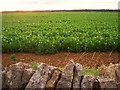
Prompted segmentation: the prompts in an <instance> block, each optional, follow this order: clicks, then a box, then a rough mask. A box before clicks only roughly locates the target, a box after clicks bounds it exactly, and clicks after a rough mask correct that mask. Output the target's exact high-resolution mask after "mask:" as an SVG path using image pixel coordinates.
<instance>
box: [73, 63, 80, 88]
mask: <svg viewBox="0 0 120 90" xmlns="http://www.w3.org/2000/svg"><path fill="white" fill-rule="evenodd" d="M74 72H75V75H74V81H73V89H79V88H81V85H80V82H81V80H82V65H81V64H79V63H76V64H75V71H74Z"/></svg>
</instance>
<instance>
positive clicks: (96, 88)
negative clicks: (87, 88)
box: [93, 79, 101, 90]
mask: <svg viewBox="0 0 120 90" xmlns="http://www.w3.org/2000/svg"><path fill="white" fill-rule="evenodd" d="M93 90H101V89H100V83H99V81H98V79H95V81H94V84H93Z"/></svg>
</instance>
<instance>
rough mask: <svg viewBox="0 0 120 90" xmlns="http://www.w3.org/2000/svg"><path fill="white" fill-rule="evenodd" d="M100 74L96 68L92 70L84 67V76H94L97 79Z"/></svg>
mask: <svg viewBox="0 0 120 90" xmlns="http://www.w3.org/2000/svg"><path fill="white" fill-rule="evenodd" d="M98 74H99V72H98V69H96V68H95V67H93V68H90V67H88V66H85V67H83V71H82V75H93V76H95V77H97V76H98Z"/></svg>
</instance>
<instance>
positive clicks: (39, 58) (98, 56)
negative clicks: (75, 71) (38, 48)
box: [2, 52, 120, 67]
mask: <svg viewBox="0 0 120 90" xmlns="http://www.w3.org/2000/svg"><path fill="white" fill-rule="evenodd" d="M11 55H12V54H8V53H3V54H2V63H3V66H8V65H10V64H12V63H16V62H25V63H31V62H32V61H31V59H33V61H36V62H43V63H47V64H49V65H53V66H57V67H64V66H65V65H66V63H67V62H68V61H69V60H70V59H74V61H75V62H78V63H80V64H82V65H83V66H90V67H93V66H95V67H98V66H101V65H102V64H104V65H108V64H110V63H118V61H119V55H120V53H118V52H94V53H86V52H83V53H59V54H52V55H36V54H31V53H15V55H16V57H17V58H18V60H17V61H13V60H12V59H11Z"/></svg>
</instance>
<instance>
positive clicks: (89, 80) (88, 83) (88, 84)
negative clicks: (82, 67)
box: [81, 75, 95, 90]
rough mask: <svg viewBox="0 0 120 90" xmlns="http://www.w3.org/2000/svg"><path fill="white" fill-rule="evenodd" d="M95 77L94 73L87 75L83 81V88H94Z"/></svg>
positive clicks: (82, 89) (88, 89)
mask: <svg viewBox="0 0 120 90" xmlns="http://www.w3.org/2000/svg"><path fill="white" fill-rule="evenodd" d="M94 81H95V78H94V76H92V75H85V76H84V78H83V80H82V83H81V90H85V89H87V90H92V89H93V85H94Z"/></svg>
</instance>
